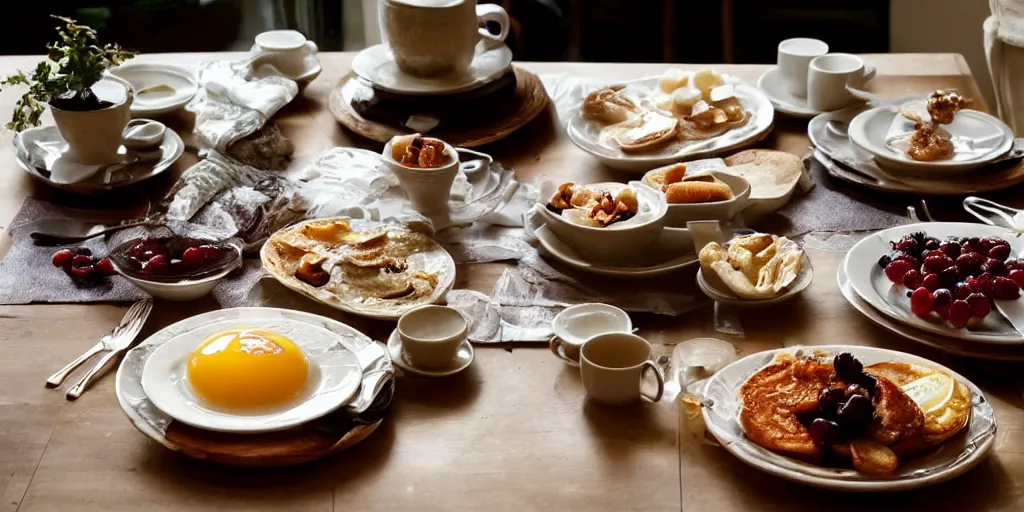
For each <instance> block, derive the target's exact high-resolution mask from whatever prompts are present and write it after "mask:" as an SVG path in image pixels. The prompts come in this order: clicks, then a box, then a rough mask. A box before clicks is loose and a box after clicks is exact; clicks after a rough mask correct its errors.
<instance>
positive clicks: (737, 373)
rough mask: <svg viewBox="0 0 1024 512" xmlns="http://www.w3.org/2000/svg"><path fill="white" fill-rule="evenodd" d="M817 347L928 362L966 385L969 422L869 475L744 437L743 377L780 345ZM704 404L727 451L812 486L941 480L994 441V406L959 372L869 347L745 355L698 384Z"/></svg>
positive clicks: (872, 359)
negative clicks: (928, 448)
mask: <svg viewBox="0 0 1024 512" xmlns="http://www.w3.org/2000/svg"><path fill="white" fill-rule="evenodd" d="M799 350H821V351H825V352H831V353H839V352H850V353H852V354H853V355H854V356H855V357H857V359H859V360H860V361H861V362H862V363H863V364H864V365H865V366H868V365H871V364H874V363H880V362H887V361H898V362H906V363H914V364H920V365H924V366H930V367H932V368H935V369H938V370H940V371H943V372H945V373H947V374H949V375H950V376H951V377H953V378H955V379H957V380H959V381H960V382H962V383H964V385H966V386H967V387H969V388H970V389H971V393H972V394H973V404H972V408H971V419H970V422H969V423H968V424H967V426H966V427H964V429H963V431H961V432H960V433H958V434H957V435H955V436H953V437H952V438H951V439H949V440H947V441H946V442H945V443H943V444H942V445H941V446H940V447H939V448H938V449H936V450H935V451H933V452H931V453H928V454H924V455H921V456H919V457H915V458H913V459H910V460H909V461H901V464H900V466H899V467H898V468H897V469H896V472H895V474H893V475H891V476H872V475H868V474H864V473H860V472H858V471H856V470H854V469H851V468H831V467H823V466H818V465H814V464H811V463H807V462H803V461H799V460H796V459H792V458H789V457H786V456H785V455H781V454H778V453H775V452H772V451H770V450H768V449H766V448H762V447H761V446H760V445H758V444H756V443H754V442H752V441H750V440H748V439H747V438H746V436H745V435H744V434H743V427H742V426H741V425H740V422H739V412H740V409H741V407H742V404H741V403H740V401H739V395H738V392H739V389H740V387H741V386H742V385H743V383H744V382H746V380H747V379H748V378H749V377H750V376H751V375H753V374H754V373H756V372H757V371H758V370H760V369H761V368H763V367H764V366H765V365H766V364H768V363H769V362H771V361H772V359H773V358H774V357H775V355H776V354H777V353H779V352H782V351H785V352H789V353H795V352H796V351H799ZM703 397H704V399H705V401H706V402H708V401H710V406H706V407H702V413H703V416H704V423H705V425H706V426H707V429H708V431H709V432H711V434H712V435H714V437H715V438H716V439H717V440H718V442H719V443H721V445H722V446H723V447H725V449H726V450H728V451H729V453H731V454H733V455H734V456H736V457H737V458H738V459H740V460H741V461H743V462H745V463H747V464H749V465H751V466H753V467H755V468H757V469H760V470H762V471H765V472H767V473H770V474H772V475H775V476H778V477H780V478H785V479H786V480H790V481H793V482H798V483H802V484H806V485H811V486H814V487H821V488H825V489H835V490H840V491H853V492H891V491H903V490H908V489H916V488H920V487H925V486H928V485H933V484H937V483H939V482H944V481H946V480H949V479H951V478H954V477H956V476H959V475H962V474H963V473H965V472H967V471H968V470H970V469H971V468H973V467H974V466H976V465H978V463H980V462H981V461H983V460H984V459H985V457H986V456H987V455H988V453H989V451H990V450H991V449H992V446H993V444H994V442H995V437H996V422H995V421H996V420H995V412H994V411H993V410H992V406H991V404H989V402H988V400H986V398H985V395H984V394H983V393H982V392H981V389H979V388H978V387H977V386H975V385H974V384H973V383H972V382H971V381H969V380H967V379H965V378H964V377H963V376H961V375H960V374H958V373H956V372H954V371H952V370H950V369H949V368H946V367H944V366H942V365H940V364H937V363H935V362H933V361H929V360H927V359H924V358H922V357H918V356H915V355H912V354H906V353H903V352H896V351H893V350H885V349H881V348H874V347H863V346H847V345H824V346H814V347H788V348H784V349H778V350H768V351H765V352H759V353H756V354H752V355H749V356H747V357H744V358H743V359H740V360H739V361H736V362H734V363H732V364H730V365H729V366H726V367H725V368H723V369H722V370H721V371H719V372H718V373H716V374H715V375H714V376H712V377H711V378H710V379H708V382H707V384H706V385H705V387H704V389H703Z"/></svg>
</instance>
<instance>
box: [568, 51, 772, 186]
mask: <svg viewBox="0 0 1024 512" xmlns="http://www.w3.org/2000/svg"><path fill="white" fill-rule="evenodd" d="M773 121H774V109H773V108H772V104H771V101H769V99H768V97H767V96H766V95H765V94H764V93H763V92H761V91H760V90H759V89H758V88H757V87H754V86H752V85H749V84H746V83H744V82H743V81H742V80H740V79H738V78H736V77H732V76H728V75H724V74H722V73H719V72H717V71H715V70H713V69H711V68H703V69H700V70H697V71H687V70H683V69H679V68H673V69H669V70H668V71H666V72H665V73H664V74H663V75H662V76H661V77H657V78H654V77H652V78H644V79H640V80H635V81H631V82H625V83H621V84H615V85H610V86H607V87H603V88H600V89H598V90H596V91H593V92H591V93H589V94H587V96H586V97H585V98H583V101H582V103H581V104H580V107H579V112H577V113H576V114H575V115H574V116H573V117H572V119H570V121H569V124H568V126H567V132H568V135H569V139H570V140H572V142H573V143H574V144H576V146H578V147H579V148H580V149H582V150H583V151H586V152H587V153H590V154H591V155H593V156H594V157H595V158H597V159H598V160H600V161H601V162H602V163H603V164H605V165H607V166H609V167H613V168H616V169H622V170H630V171H645V172H646V171H648V170H650V169H652V168H654V167H659V166H663V165H668V164H670V163H673V162H678V161H681V160H684V159H692V158H699V157H701V156H711V155H716V154H719V153H722V152H725V151H728V150H731V149H736V148H739V147H743V146H748V145H751V144H754V143H755V142H757V141H759V140H761V139H762V138H764V136H766V135H767V134H768V132H769V131H770V130H771V128H772V123H773Z"/></svg>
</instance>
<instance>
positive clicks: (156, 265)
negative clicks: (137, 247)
mask: <svg viewBox="0 0 1024 512" xmlns="http://www.w3.org/2000/svg"><path fill="white" fill-rule="evenodd" d="M166 271H167V256H164V255H163V254H157V255H156V256H153V257H152V258H150V259H149V261H147V262H146V263H145V264H143V265H142V272H143V273H144V274H149V275H160V274H163V273H164V272H166Z"/></svg>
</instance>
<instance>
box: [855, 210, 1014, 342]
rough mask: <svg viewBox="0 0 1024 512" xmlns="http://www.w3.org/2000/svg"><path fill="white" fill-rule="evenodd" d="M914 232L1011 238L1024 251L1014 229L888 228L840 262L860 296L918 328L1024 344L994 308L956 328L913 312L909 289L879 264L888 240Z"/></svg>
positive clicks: (974, 226) (949, 225) (970, 226)
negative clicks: (980, 319)
mask: <svg viewBox="0 0 1024 512" xmlns="http://www.w3.org/2000/svg"><path fill="white" fill-rule="evenodd" d="M915 231H923V232H924V233H925V234H927V235H928V236H933V237H935V238H938V239H939V240H943V239H945V238H946V237H949V236H960V237H981V238H984V237H987V236H994V237H999V238H1003V239H1005V240H1007V241H1009V242H1010V246H1011V252H1012V253H1013V254H1020V253H1021V252H1022V250H1024V239H1022V238H1020V237H1018V236H1016V233H1015V232H1013V231H1010V230H1008V229H1006V228H1000V227H995V226H989V225H986V224H970V223H963V222H928V223H922V224H908V225H905V226H898V227H894V228H890V229H886V230H884V231H879V232H877V233H873V234H871V235H868V236H866V237H864V239H862V240H861V241H860V242H858V243H857V245H855V246H853V248H852V249H850V251H849V252H847V253H846V258H845V259H844V260H843V262H842V263H841V265H842V266H843V267H844V269H845V272H846V275H847V276H848V277H849V279H850V284H851V285H852V287H853V289H854V291H856V292H857V295H859V296H860V297H861V298H862V299H864V300H865V301H866V302H867V303H868V304H871V306H872V307H874V308H875V309H877V310H878V311H880V312H881V313H883V314H885V315H886V316H889V317H890V318H892V319H893V320H896V321H897V322H900V323H903V324H906V325H908V326H911V327H914V328H916V329H921V330H923V331H927V332H931V333H934V334H938V335H941V336H948V337H952V338H957V339H961V340H969V341H977V342H983V343H1000V344H1015V345H1019V344H1022V343H1024V337H1022V336H1021V334H1020V333H1018V332H1017V331H1016V330H1015V329H1014V328H1013V326H1012V325H1010V323H1009V322H1008V321H1007V320H1006V319H1005V318H1004V317H1003V316H1002V315H1000V313H999V312H998V311H997V310H995V309H993V310H992V312H991V313H989V314H988V316H986V317H985V320H984V321H983V322H982V323H981V324H980V325H978V326H977V327H971V328H965V329H954V328H953V327H951V326H949V325H948V324H947V323H946V322H945V321H941V320H939V319H938V318H934V319H933V320H932V321H929V320H925V319H923V318H920V317H918V316H917V315H915V314H913V313H912V312H911V311H910V299H909V298H908V297H907V289H906V288H905V287H904V286H903V285H899V286H894V285H893V283H892V282H891V281H889V279H888V278H887V277H885V271H884V269H882V268H881V267H879V266H878V259H879V258H881V257H882V255H884V254H888V253H889V252H890V251H892V248H891V246H890V245H889V241H896V240H899V239H900V238H902V237H903V236H904V235H907V234H910V233H913V232H915Z"/></svg>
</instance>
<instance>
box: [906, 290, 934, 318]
mask: <svg viewBox="0 0 1024 512" xmlns="http://www.w3.org/2000/svg"><path fill="white" fill-rule="evenodd" d="M933 302H934V299H933V298H932V292H929V291H928V289H927V288H925V287H923V286H922V287H920V288H918V289H916V290H914V293H913V294H912V295H911V296H910V311H912V312H913V313H914V314H915V315H917V316H919V317H921V318H927V317H928V315H929V314H930V313H931V312H932V303H933Z"/></svg>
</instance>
